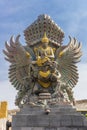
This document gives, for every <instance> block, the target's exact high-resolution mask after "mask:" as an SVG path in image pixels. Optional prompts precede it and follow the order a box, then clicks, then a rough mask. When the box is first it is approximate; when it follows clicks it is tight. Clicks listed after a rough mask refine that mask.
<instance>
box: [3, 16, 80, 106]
mask: <svg viewBox="0 0 87 130" xmlns="http://www.w3.org/2000/svg"><path fill="white" fill-rule="evenodd" d="M24 36H25V40H26V43H27V45H26V46H22V45H21V43H20V41H19V37H20V35H18V36H17V37H16V39H15V40H14V38H13V36H12V37H11V38H10V42H9V44H8V43H7V42H6V43H5V46H6V49H7V50H3V52H4V54H5V55H6V56H7V57H6V58H5V59H6V60H7V61H9V62H10V63H11V65H10V67H9V78H10V82H11V83H12V85H13V86H14V87H15V88H16V89H17V90H18V94H17V97H16V100H15V104H16V105H18V106H19V107H20V106H21V105H23V104H30V105H33V106H35V105H39V106H41V105H42V106H45V107H46V106H47V105H48V104H55V103H56V104H57V103H59V102H61V103H67V102H68V103H70V102H74V97H73V91H72V89H73V87H74V86H75V85H76V84H77V82H78V70H77V66H76V63H78V62H79V61H80V57H81V55H82V52H81V43H78V41H77V40H76V39H75V38H71V37H69V38H70V42H69V44H68V45H65V46H64V45H62V40H63V38H64V32H63V31H62V30H61V29H60V27H59V26H58V25H57V24H55V22H54V21H53V20H52V19H51V18H50V17H49V16H48V15H40V16H39V17H38V19H37V20H36V21H35V22H34V23H32V24H31V25H30V26H29V27H28V28H27V29H25V30H24Z"/></svg>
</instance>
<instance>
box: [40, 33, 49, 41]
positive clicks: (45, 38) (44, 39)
mask: <svg viewBox="0 0 87 130" xmlns="http://www.w3.org/2000/svg"><path fill="white" fill-rule="evenodd" d="M41 41H42V43H49V39H48V37H47V35H46V32H45V33H44V36H43V38H42V40H41Z"/></svg>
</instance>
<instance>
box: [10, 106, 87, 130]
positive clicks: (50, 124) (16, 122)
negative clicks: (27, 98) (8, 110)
mask: <svg viewBox="0 0 87 130" xmlns="http://www.w3.org/2000/svg"><path fill="white" fill-rule="evenodd" d="M50 108H51V112H50V113H49V114H46V113H45V111H44V109H43V108H41V107H30V106H29V105H25V106H24V107H23V108H22V109H21V110H20V112H18V113H17V115H14V116H13V120H12V130H87V120H86V118H85V117H84V116H83V115H81V114H80V113H79V112H76V109H75V108H73V107H72V106H71V105H54V106H50Z"/></svg>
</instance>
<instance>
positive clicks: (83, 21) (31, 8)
mask: <svg viewBox="0 0 87 130" xmlns="http://www.w3.org/2000/svg"><path fill="white" fill-rule="evenodd" d="M40 14H48V15H50V16H51V18H52V19H53V20H54V21H55V22H56V23H57V24H58V25H59V26H60V27H61V28H62V29H63V31H64V32H65V38H64V41H63V43H64V44H67V43H68V42H69V39H68V36H69V35H70V36H72V37H75V38H77V39H78V41H80V42H82V51H83V56H82V60H81V62H80V63H79V64H78V69H79V75H80V78H79V82H78V84H77V85H76V87H75V88H74V95H75V98H76V99H87V85H86V84H87V80H86V76H87V0H50V1H49V0H48V1H47V0H15V1H13V0H0V88H1V89H0V101H2V100H7V101H8V102H9V109H12V108H15V106H14V99H15V96H16V90H15V89H14V88H13V86H11V84H10V82H9V79H8V67H9V63H7V62H6V61H5V60H4V55H3V53H2V50H3V49H4V48H5V46H4V43H5V41H9V39H10V37H11V35H14V36H16V35H17V34H21V38H20V41H21V43H22V44H25V40H24V36H23V31H24V30H25V28H27V26H29V25H30V24H31V23H32V22H33V21H34V20H36V19H37V17H38V16H39V15H40Z"/></svg>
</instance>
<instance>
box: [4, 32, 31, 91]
mask: <svg viewBox="0 0 87 130" xmlns="http://www.w3.org/2000/svg"><path fill="white" fill-rule="evenodd" d="M19 37H20V35H18V36H17V37H16V39H15V41H14V39H13V37H11V38H10V43H8V42H5V46H6V50H3V52H4V54H5V55H6V57H5V59H6V60H7V61H9V62H10V63H11V65H10V68H9V78H10V81H11V83H12V85H14V87H15V88H16V89H17V90H20V89H22V88H23V87H24V86H26V82H25V81H24V78H25V77H27V76H28V69H29V64H30V62H31V55H30V53H29V52H28V51H26V48H25V47H23V46H22V45H21V44H20V42H19Z"/></svg>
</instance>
